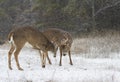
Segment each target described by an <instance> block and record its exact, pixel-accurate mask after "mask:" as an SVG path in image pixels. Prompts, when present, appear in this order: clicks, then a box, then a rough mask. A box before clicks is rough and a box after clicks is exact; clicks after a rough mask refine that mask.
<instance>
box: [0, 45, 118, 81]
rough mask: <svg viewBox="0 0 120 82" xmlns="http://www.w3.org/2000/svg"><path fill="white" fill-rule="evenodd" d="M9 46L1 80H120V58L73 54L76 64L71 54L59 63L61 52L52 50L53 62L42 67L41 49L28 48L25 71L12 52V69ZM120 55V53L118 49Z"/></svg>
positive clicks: (1, 58) (3, 50) (1, 50)
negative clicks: (8, 58) (19, 67)
mask: <svg viewBox="0 0 120 82" xmlns="http://www.w3.org/2000/svg"><path fill="white" fill-rule="evenodd" d="M8 50H9V47H7V46H3V47H0V82H120V59H119V58H101V59H100V58H97V59H95V58H93V59H92V58H84V57H81V56H80V55H79V54H77V55H76V54H72V60H73V64H74V65H73V66H71V65H70V64H69V59H68V56H67V55H66V56H64V57H63V61H62V66H59V52H58V55H57V57H56V58H54V57H53V55H52V54H49V56H50V59H51V61H52V65H49V64H48V62H47V64H46V68H42V67H41V62H40V56H39V53H38V51H37V50H34V49H30V48H24V49H22V51H21V53H20V55H19V61H20V65H21V67H22V68H23V69H24V71H19V70H17V66H16V63H15V60H14V55H13V56H12V67H13V70H9V69H8V64H7V53H8ZM116 55H119V53H116Z"/></svg>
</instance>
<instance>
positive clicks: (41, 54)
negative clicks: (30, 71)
mask: <svg viewBox="0 0 120 82" xmlns="http://www.w3.org/2000/svg"><path fill="white" fill-rule="evenodd" d="M39 53H40V59H41V62H43V61H42V57H43V55H44V54H43V52H42V51H40V50H39ZM47 60H48V62H49V64H52V63H51V61H50V58H49V56H48V52H47Z"/></svg>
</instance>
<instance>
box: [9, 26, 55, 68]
mask: <svg viewBox="0 0 120 82" xmlns="http://www.w3.org/2000/svg"><path fill="white" fill-rule="evenodd" d="M8 39H9V42H10V43H11V49H10V51H9V52H8V66H9V69H11V70H12V67H11V56H12V53H13V52H14V57H15V61H16V64H17V67H18V69H19V70H23V69H22V68H21V67H20V64H19V60H18V55H19V52H20V50H21V49H22V48H23V47H24V45H25V44H26V43H29V44H30V45H32V47H33V48H34V49H38V50H39V51H40V52H41V51H42V52H43V54H42V67H45V63H46V57H47V59H48V61H49V63H50V64H51V61H50V59H49V57H48V51H54V45H53V43H51V42H50V41H49V40H48V39H47V38H46V37H45V36H44V35H43V33H41V32H40V31H39V30H38V29H36V28H33V27H30V26H26V27H20V28H15V29H13V30H12V31H11V32H10V33H9V35H8Z"/></svg>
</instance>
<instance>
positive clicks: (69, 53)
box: [68, 50, 73, 65]
mask: <svg viewBox="0 0 120 82" xmlns="http://www.w3.org/2000/svg"><path fill="white" fill-rule="evenodd" d="M68 55H69V59H70V65H73V63H72V59H71V52H70V50H69V51H68Z"/></svg>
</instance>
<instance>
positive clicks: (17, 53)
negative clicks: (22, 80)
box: [14, 48, 23, 70]
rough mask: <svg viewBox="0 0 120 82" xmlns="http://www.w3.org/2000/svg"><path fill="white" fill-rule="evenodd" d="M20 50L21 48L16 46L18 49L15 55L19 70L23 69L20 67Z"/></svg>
mask: <svg viewBox="0 0 120 82" xmlns="http://www.w3.org/2000/svg"><path fill="white" fill-rule="evenodd" d="M20 50H21V48H16V51H15V53H14V57H15V61H16V64H17V67H18V70H23V69H22V68H21V67H20V64H19V60H18V55H19V52H20Z"/></svg>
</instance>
